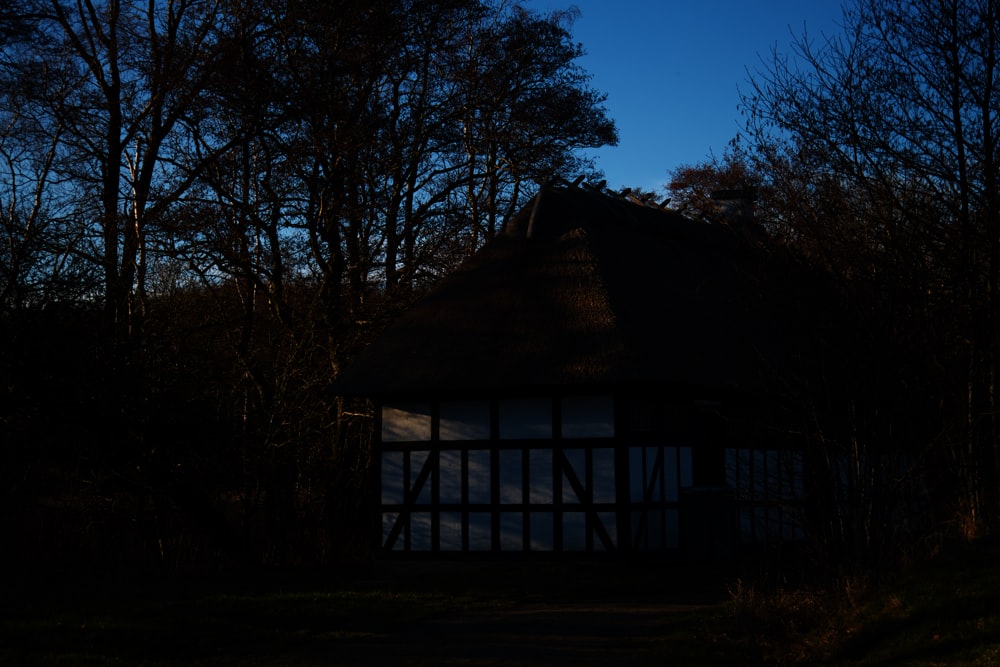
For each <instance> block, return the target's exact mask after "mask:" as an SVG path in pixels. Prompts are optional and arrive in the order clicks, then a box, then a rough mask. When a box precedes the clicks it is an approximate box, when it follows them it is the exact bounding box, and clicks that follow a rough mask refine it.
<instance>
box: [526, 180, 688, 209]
mask: <svg viewBox="0 0 1000 667" xmlns="http://www.w3.org/2000/svg"><path fill="white" fill-rule="evenodd" d="M586 178H587V177H586V176H584V175H580V176H577V177H576V178H575V179H573V181H568V180H566V179H565V178H563V177H562V176H554V177H552V178H550V179H549V180H548V181H546V182H545V183H543V184H542V185H547V186H549V187H553V188H557V187H558V188H560V189H563V190H586V191H589V192H595V193H597V194H600V195H604V196H605V197H609V198H611V199H616V200H618V201H622V202H626V203H630V204H636V205H638V206H643V207H646V208H651V209H654V210H660V211H665V210H667V204H669V203H670V197H667V198H666V199H664V200H663V201H660V202H657V201H656V200H655V199H654V194H653V193H652V192H647V193H645V194H642V195H640V194H637V193H636V192H634V191H633V189H632V188H622V189H621V190H620V191H616V190H613V189H611V188H609V187H608V182H607V181H606V180H601V181H598V182H597V183H588V182H587V181H586Z"/></svg>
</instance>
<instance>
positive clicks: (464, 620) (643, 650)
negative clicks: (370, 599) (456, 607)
mask: <svg viewBox="0 0 1000 667" xmlns="http://www.w3.org/2000/svg"><path fill="white" fill-rule="evenodd" d="M701 607H702V605H696V604H625V603H621V602H609V603H606V604H603V603H592V602H588V603H566V604H525V605H518V606H515V607H512V608H509V609H503V610H491V611H475V612H470V613H467V614H464V615H461V616H445V617H441V618H435V619H431V620H428V621H423V622H421V623H419V624H416V625H414V626H412V627H402V628H393V629H388V630H387V631H386V632H385V633H384V634H378V635H375V636H368V637H358V638H355V639H351V640H348V641H342V642H339V643H338V647H340V648H342V649H343V652H342V653H340V654H339V655H337V656H311V658H310V660H309V661H308V662H307V664H310V665H371V666H376V665H397V666H398V665H427V666H430V665H525V666H529V665H530V666H535V665H551V666H562V665H566V666H570V665H572V666H575V667H579V666H585V665H609V666H618V665H645V664H663V660H664V656H665V655H667V651H668V647H666V646H665V645H664V644H665V642H666V641H667V639H666V637H667V636H668V635H671V636H673V637H674V641H676V634H677V633H678V632H683V629H684V628H683V625H684V624H685V623H687V624H690V623H691V622H692V621H691V620H690V618H689V617H688V616H687V615H686V614H685V613H684V612H688V611H694V610H697V609H699V608H701Z"/></svg>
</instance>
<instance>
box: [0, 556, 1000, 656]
mask: <svg viewBox="0 0 1000 667" xmlns="http://www.w3.org/2000/svg"><path fill="white" fill-rule="evenodd" d="M676 574H677V573H676V570H673V569H671V568H670V567H668V566H665V565H662V564H659V565H657V564H645V565H641V566H634V567H629V568H625V569H623V568H621V567H620V566H613V565H611V564H581V563H577V564H572V565H566V564H558V563H547V564H541V565H537V564H536V565H533V566H531V568H530V569H529V568H527V567H526V566H525V565H523V564H522V565H514V564H507V565H498V564H492V565H486V564H481V565H470V564H458V563H454V564H427V565H420V564H417V565H413V564H408V565H405V566H403V565H395V564H380V565H378V566H377V567H375V568H373V569H371V570H368V571H365V572H362V573H341V574H340V576H337V577H331V576H330V575H329V573H324V574H323V575H322V576H320V575H318V574H315V573H314V574H313V575H312V576H309V575H303V574H302V573H298V574H295V575H287V574H281V573H268V574H265V575H261V574H260V573H257V574H255V575H254V576H252V577H251V576H249V575H248V576H230V577H228V578H227V579H224V580H220V579H218V578H211V579H208V578H199V579H193V578H190V577H188V578H184V579H179V578H159V579H154V578H150V577H148V576H145V577H140V576H138V575H131V576H127V575H122V574H115V575H108V574H105V575H103V576H96V577H93V578H89V579H86V580H79V579H75V580H72V581H65V582H62V583H59V582H58V581H57V580H54V579H53V580H50V581H49V582H47V584H46V585H41V584H37V583H33V584H31V585H24V584H25V582H23V581H22V582H20V583H21V585H19V586H10V585H9V586H8V588H7V590H6V592H5V595H4V597H5V598H6V600H5V604H4V606H3V609H2V611H0V664H10V665H151V666H174V665H199V664H200V665H223V666H227V665H354V664H358V665H383V664H385V665H388V664H407V665H416V664H426V665H436V664H454V665H485V664H520V665H574V667H578V666H579V665H587V664H593V665H597V664H640V665H655V664H699V665H728V664H741V665H755V664H756V665H769V664H774V665H780V664H810V665H812V664H826V665H864V666H875V665H896V664H907V665H927V666H929V665H959V666H961V665H993V664H996V665H1000V548H997V547H984V546H978V547H969V548H966V549H961V550H958V551H957V552H955V553H953V554H951V555H950V556H947V557H941V558H939V559H937V560H936V561H935V562H934V563H932V564H930V565H928V566H925V567H921V568H916V569H914V570H913V571H912V572H909V573H907V574H906V575H904V576H903V577H901V578H900V579H898V580H897V581H896V582H894V583H893V585H892V586H891V587H887V588H886V589H884V590H880V591H874V592H862V591H857V590H853V589H850V588H849V587H846V586H844V587H841V589H840V590H836V591H832V592H826V593H817V592H810V591H802V590H795V591H789V590H785V591H780V590H779V591H771V592H768V593H761V592H760V591H759V590H757V589H754V588H752V587H747V586H742V587H741V586H740V585H739V584H737V583H734V580H733V579H727V578H726V575H719V576H712V575H713V574H714V573H711V572H701V573H698V574H700V576H697V577H689V576H680V577H679V576H676ZM8 576H10V573H9V572H8ZM10 581H11V580H8V583H10ZM15 583H16V582H15Z"/></svg>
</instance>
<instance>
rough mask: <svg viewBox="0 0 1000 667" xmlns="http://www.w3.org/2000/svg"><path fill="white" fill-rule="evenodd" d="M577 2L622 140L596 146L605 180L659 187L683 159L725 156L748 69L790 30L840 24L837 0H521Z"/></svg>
mask: <svg viewBox="0 0 1000 667" xmlns="http://www.w3.org/2000/svg"><path fill="white" fill-rule="evenodd" d="M525 5H526V6H527V7H529V8H531V9H535V10H539V11H549V10H554V9H565V8H567V7H570V6H576V7H577V8H579V10H580V12H581V15H580V17H579V18H578V19H577V21H576V23H575V24H574V26H573V34H574V38H575V39H576V41H578V42H580V43H582V44H583V47H584V49H585V50H586V51H587V55H586V56H585V57H584V58H583V59H581V60H580V64H581V65H582V66H583V67H584V68H585V69H586V70H587V71H588V72H590V73H591V74H592V75H593V78H592V80H591V84H592V86H593V87H594V88H595V89H597V90H599V91H602V92H604V93H606V94H607V96H608V99H607V102H606V106H607V108H608V111H609V114H610V116H611V117H612V118H613V119H614V120H615V122H616V123H617V125H618V131H619V144H618V146H617V147H614V148H605V149H602V150H600V151H598V152H597V157H598V160H597V166H598V167H599V168H601V169H603V170H604V173H605V175H606V177H607V179H608V186H609V187H612V188H616V189H619V188H622V187H625V186H629V187H643V188H648V189H657V188H659V187H661V186H663V185H664V184H666V182H667V181H668V180H669V172H670V171H671V170H673V169H674V168H676V167H678V166H680V165H683V164H695V163H698V162H702V161H704V160H705V159H706V158H708V156H709V154H710V153H714V154H715V155H720V156H721V155H722V152H723V151H724V149H725V147H726V145H727V143H728V142H729V141H730V140H731V139H733V137H735V136H736V135H737V133H738V132H739V131H740V124H741V123H740V115H739V109H738V105H739V95H740V90H745V89H746V81H747V68H748V67H750V68H755V67H756V66H757V65H758V63H759V62H760V58H761V57H762V56H763V57H767V56H769V54H770V53H771V49H772V48H774V47H775V46H777V48H778V49H779V50H780V51H787V50H788V46H789V43H790V42H791V38H792V33H793V32H794V33H795V34H801V33H802V31H803V28H805V29H806V30H808V34H809V35H810V37H811V38H820V37H821V36H822V35H831V34H834V33H836V32H838V31H839V28H838V25H839V23H840V21H841V2H840V0H758V1H754V0H575V1H574V0H567V1H566V2H561V1H559V0H526V2H525Z"/></svg>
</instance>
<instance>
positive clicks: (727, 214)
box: [710, 188, 757, 227]
mask: <svg viewBox="0 0 1000 667" xmlns="http://www.w3.org/2000/svg"><path fill="white" fill-rule="evenodd" d="M710 196H711V198H712V200H713V201H714V202H715V204H716V206H717V207H718V210H719V213H720V216H721V219H722V221H723V222H725V223H726V224H728V225H732V226H734V227H749V226H750V225H752V224H753V203H754V202H755V201H756V200H757V192H756V191H755V190H754V189H753V188H738V189H733V190H716V191H715V192H713V193H712V194H711V195H710Z"/></svg>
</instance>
